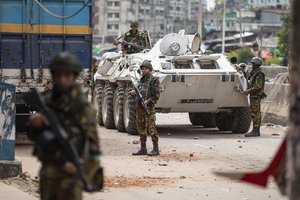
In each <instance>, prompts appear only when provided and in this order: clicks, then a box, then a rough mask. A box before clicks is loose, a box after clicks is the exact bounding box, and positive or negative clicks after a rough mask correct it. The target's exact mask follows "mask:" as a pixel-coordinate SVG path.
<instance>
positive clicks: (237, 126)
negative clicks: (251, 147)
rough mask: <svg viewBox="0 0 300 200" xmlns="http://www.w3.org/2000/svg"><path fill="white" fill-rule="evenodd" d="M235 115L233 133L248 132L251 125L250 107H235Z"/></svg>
mask: <svg viewBox="0 0 300 200" xmlns="http://www.w3.org/2000/svg"><path fill="white" fill-rule="evenodd" d="M233 117H234V119H233V124H232V128H231V131H232V133H246V132H248V130H249V128H250V125H251V116H250V109H249V108H248V107H244V108H234V109H233Z"/></svg>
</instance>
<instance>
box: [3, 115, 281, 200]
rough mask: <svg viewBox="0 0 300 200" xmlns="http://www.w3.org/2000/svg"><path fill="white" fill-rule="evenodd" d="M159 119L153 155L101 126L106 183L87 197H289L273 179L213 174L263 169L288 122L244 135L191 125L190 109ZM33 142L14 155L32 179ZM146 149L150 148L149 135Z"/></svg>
mask: <svg viewBox="0 0 300 200" xmlns="http://www.w3.org/2000/svg"><path fill="white" fill-rule="evenodd" d="M157 123H158V126H157V127H158V131H159V133H160V142H159V144H160V150H161V156H159V157H154V158H150V157H147V156H142V157H133V156H131V153H132V152H134V151H136V150H138V148H139V144H136V143H137V141H138V137H137V136H130V135H127V134H126V133H119V132H117V131H116V130H107V129H105V128H103V127H100V128H99V134H100V138H101V147H102V150H103V156H102V159H101V160H102V164H103V166H104V168H105V175H106V187H105V190H104V192H102V193H95V194H84V199H86V200H102V199H103V200H108V199H109V200H111V199H113V200H160V199H172V200H182V199H186V200H194V199H207V200H217V199H218V200H219V199H231V200H232V199H234V200H236V199H237V200H238V199H240V200H252V199H253V200H257V199H259V200H264V199H274V200H286V199H287V198H286V197H283V196H282V195H281V194H280V193H279V191H278V190H277V186H276V185H275V184H274V182H273V180H272V179H271V180H270V184H269V186H268V188H266V189H262V188H258V187H256V186H252V185H248V184H244V183H240V182H237V181H233V180H228V179H225V178H223V177H219V176H216V175H214V174H213V172H214V171H248V170H250V171H253V170H260V169H263V168H264V167H265V166H266V165H267V164H268V163H269V162H270V159H271V158H272V156H273V154H274V153H275V151H276V149H277V148H278V146H279V144H280V142H281V141H282V139H283V137H284V132H285V131H286V128H284V127H280V126H268V127H267V126H265V127H263V130H262V136H261V137H259V138H244V137H243V135H241V134H231V133H230V132H221V131H218V130H217V129H205V128H202V127H193V126H192V125H190V123H189V120H188V116H187V114H168V115H167V114H157ZM31 148H32V146H31V145H20V146H17V148H16V158H17V159H18V160H21V161H22V163H23V171H24V172H27V173H26V175H27V176H29V177H31V179H34V177H35V176H37V174H38V169H39V163H38V162H37V160H36V158H34V157H32V156H31ZM148 149H150V150H151V141H150V138H149V141H148ZM12 183H13V184H11V183H9V184H10V185H8V186H7V185H6V188H7V187H9V188H10V189H11V190H12V189H14V190H18V192H21V191H23V193H27V194H26V195H28V193H29V195H31V196H30V198H29V199H36V197H37V196H38V194H37V193H36V192H35V191H36V189H34V187H33V189H32V187H31V189H28V187H25V186H24V185H23V184H22V183H17V184H16V183H15V182H14V181H12ZM1 184H2V185H3V184H4V183H3V182H2V183H1V182H0V188H2V186H1ZM5 184H7V182H5ZM2 190H5V189H2ZM2 190H1V189H0V198H1V199H2V197H4V196H3V194H2V193H1V191H2ZM6 190H8V189H6ZM34 196H35V197H34ZM5 197H6V196H5ZM20 198H21V197H20ZM6 199H7V198H6ZM12 199H17V198H12ZM8 200H9V198H8ZM22 200H26V198H25V197H22Z"/></svg>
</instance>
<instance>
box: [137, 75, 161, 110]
mask: <svg viewBox="0 0 300 200" xmlns="http://www.w3.org/2000/svg"><path fill="white" fill-rule="evenodd" d="M159 85H160V84H159V80H158V78H156V77H154V76H153V75H152V74H151V73H148V74H146V75H144V76H143V77H142V78H141V80H140V82H139V85H138V88H139V90H140V91H141V94H142V95H143V97H144V99H145V100H147V101H149V104H148V106H154V105H155V104H156V103H157V101H158V99H159V96H160V91H159ZM139 104H140V102H139Z"/></svg>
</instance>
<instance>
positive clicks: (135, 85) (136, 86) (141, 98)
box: [131, 78, 150, 114]
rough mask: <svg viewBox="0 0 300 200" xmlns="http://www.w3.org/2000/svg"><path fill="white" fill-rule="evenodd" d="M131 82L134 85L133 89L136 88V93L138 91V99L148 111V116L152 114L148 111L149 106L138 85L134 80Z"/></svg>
mask: <svg viewBox="0 0 300 200" xmlns="http://www.w3.org/2000/svg"><path fill="white" fill-rule="evenodd" d="M131 82H132V85H133V87H134V89H135V91H136V93H137V95H138V97H139V99H140V101H141V104H142V106H143V108H144V109H145V110H146V112H147V114H150V112H149V109H148V107H147V105H146V104H145V99H144V97H143V95H142V93H141V91H140V89H139V88H138V85H137V83H136V82H135V81H134V80H133V78H131Z"/></svg>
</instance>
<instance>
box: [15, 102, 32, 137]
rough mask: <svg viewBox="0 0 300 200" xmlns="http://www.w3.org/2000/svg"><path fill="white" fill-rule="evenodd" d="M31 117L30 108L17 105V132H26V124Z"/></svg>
mask: <svg viewBox="0 0 300 200" xmlns="http://www.w3.org/2000/svg"><path fill="white" fill-rule="evenodd" d="M29 117H30V107H28V106H26V105H25V104H17V105H16V132H17V133H18V132H26V131H27V127H26V123H27V121H28V119H29Z"/></svg>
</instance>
